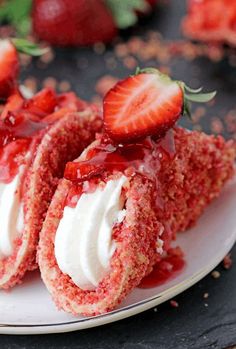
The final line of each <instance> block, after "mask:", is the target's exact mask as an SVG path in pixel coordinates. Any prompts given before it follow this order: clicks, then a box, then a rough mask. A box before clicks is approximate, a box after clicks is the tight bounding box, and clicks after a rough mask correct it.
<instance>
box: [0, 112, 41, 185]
mask: <svg viewBox="0 0 236 349" xmlns="http://www.w3.org/2000/svg"><path fill="white" fill-rule="evenodd" d="M47 126H48V124H47V123H45V122H39V121H37V120H32V119H30V118H29V117H28V116H27V114H24V113H18V114H15V113H14V112H13V113H12V112H8V114H7V117H6V118H5V119H4V120H0V181H1V182H3V183H10V182H11V181H12V180H13V178H14V177H15V176H16V174H17V173H18V170H19V166H20V165H21V164H23V163H25V155H26V153H27V151H28V149H29V146H30V144H31V141H32V139H33V137H35V135H36V134H38V133H39V132H40V131H41V130H43V129H45V128H46V127H47Z"/></svg>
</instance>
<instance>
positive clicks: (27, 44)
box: [11, 38, 48, 56]
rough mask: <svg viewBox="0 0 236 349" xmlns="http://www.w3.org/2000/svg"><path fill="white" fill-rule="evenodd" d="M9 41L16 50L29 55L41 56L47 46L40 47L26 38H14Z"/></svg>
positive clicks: (46, 49) (46, 50)
mask: <svg viewBox="0 0 236 349" xmlns="http://www.w3.org/2000/svg"><path fill="white" fill-rule="evenodd" d="M11 42H12V43H13V45H14V46H15V48H16V49H17V51H18V52H21V53H25V54H27V55H30V56H41V55H43V54H44V53H46V52H48V48H47V47H45V48H40V47H39V46H38V45H37V44H35V43H34V42H31V41H28V40H26V39H19V38H14V39H11Z"/></svg>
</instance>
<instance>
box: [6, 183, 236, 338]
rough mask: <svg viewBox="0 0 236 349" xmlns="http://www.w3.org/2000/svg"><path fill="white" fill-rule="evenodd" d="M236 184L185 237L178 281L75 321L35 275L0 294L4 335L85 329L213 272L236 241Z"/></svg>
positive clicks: (154, 301) (144, 305)
mask: <svg viewBox="0 0 236 349" xmlns="http://www.w3.org/2000/svg"><path fill="white" fill-rule="evenodd" d="M235 208H236V180H235V181H234V182H232V183H231V184H230V185H228V186H227V188H225V190H224V192H223V193H222V195H221V196H220V198H219V199H217V200H216V201H215V202H214V203H213V204H212V205H211V206H210V207H209V208H208V209H207V210H206V212H205V214H204V215H203V216H202V217H201V219H200V220H199V221H198V224H197V225H196V227H195V228H194V229H191V230H189V231H188V232H186V233H183V234H179V236H178V239H177V244H178V245H180V246H181V247H182V248H183V250H184V253H185V260H186V268H185V269H184V270H183V272H182V273H181V274H180V275H178V276H177V277H176V278H175V279H172V280H171V281H169V282H167V283H165V284H164V285H162V286H159V287H155V288H151V289H135V290H134V291H133V292H132V294H130V295H129V296H128V297H127V298H126V300H125V301H124V302H123V303H122V304H121V305H120V307H119V308H118V309H117V310H115V311H113V312H111V313H108V314H104V315H100V316H96V317H79V318H74V317H73V316H70V315H68V314H66V313H64V312H63V311H58V310H57V309H56V307H55V305H54V304H53V302H52V301H51V298H50V295H49V293H48V292H47V290H46V288H45V287H44V285H43V283H42V281H41V280H40V277H39V273H38V272H36V273H29V274H28V275H27V277H26V279H25V280H24V283H23V284H22V285H19V286H17V287H15V288H14V289H13V290H12V291H10V292H3V291H1V292H0V309H1V311H0V333H8V334H36V333H55V332H67V331H74V330H80V329H84V328H89V327H94V326H99V325H103V324H106V323H109V322H113V321H117V320H121V319H124V318H126V317H128V316H132V315H134V314H137V313H140V312H142V311H144V310H147V309H149V308H151V307H153V306H156V305H158V304H161V303H163V302H164V301H166V300H168V299H170V298H172V297H174V296H176V295H177V294H179V293H180V292H182V291H184V290H186V289H187V288H188V287H190V286H192V285H193V284H195V283H196V282H197V281H199V280H200V279H202V278H203V277H204V276H205V275H206V274H207V273H209V272H210V271H211V270H212V269H213V268H214V267H215V266H216V265H217V264H218V263H219V262H220V261H221V260H222V259H223V258H224V256H225V255H226V254H227V253H228V251H229V250H230V249H231V247H232V246H233V244H234V242H235V240H236V219H235Z"/></svg>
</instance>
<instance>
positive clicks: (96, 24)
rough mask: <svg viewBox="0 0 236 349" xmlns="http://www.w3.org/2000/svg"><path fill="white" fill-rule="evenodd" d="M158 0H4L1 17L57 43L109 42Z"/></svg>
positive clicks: (27, 31)
mask: <svg viewBox="0 0 236 349" xmlns="http://www.w3.org/2000/svg"><path fill="white" fill-rule="evenodd" d="M155 3H156V0H122V1H119V0H20V1H19V0H5V1H4V2H3V4H2V5H0V21H2V22H4V21H5V22H8V23H11V24H12V25H13V26H14V27H15V29H16V31H17V32H18V33H19V34H20V35H26V34H27V33H29V32H30V26H31V27H32V30H33V33H34V34H35V36H37V37H38V38H39V39H41V40H43V41H47V42H48V43H50V44H52V45H58V46H78V45H92V44H94V43H96V42H104V43H109V42H110V41H112V39H113V38H114V37H115V36H117V34H118V30H119V29H125V28H128V27H130V26H132V25H134V24H136V22H137V21H138V17H139V14H142V15H143V14H147V13H150V11H151V10H152V8H153V7H154V6H155Z"/></svg>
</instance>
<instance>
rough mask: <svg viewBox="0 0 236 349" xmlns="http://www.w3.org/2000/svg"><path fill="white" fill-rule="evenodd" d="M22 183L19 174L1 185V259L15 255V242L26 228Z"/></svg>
mask: <svg viewBox="0 0 236 349" xmlns="http://www.w3.org/2000/svg"><path fill="white" fill-rule="evenodd" d="M20 181H21V174H20V173H19V174H17V175H16V176H15V178H14V179H13V180H12V181H11V182H10V183H8V184H5V183H0V258H4V257H8V256H10V255H11V254H12V253H13V251H14V249H13V248H14V240H15V238H16V237H17V236H18V235H19V234H20V233H21V232H22V230H23V227H24V214H23V205H22V203H21V202H20Z"/></svg>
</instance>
